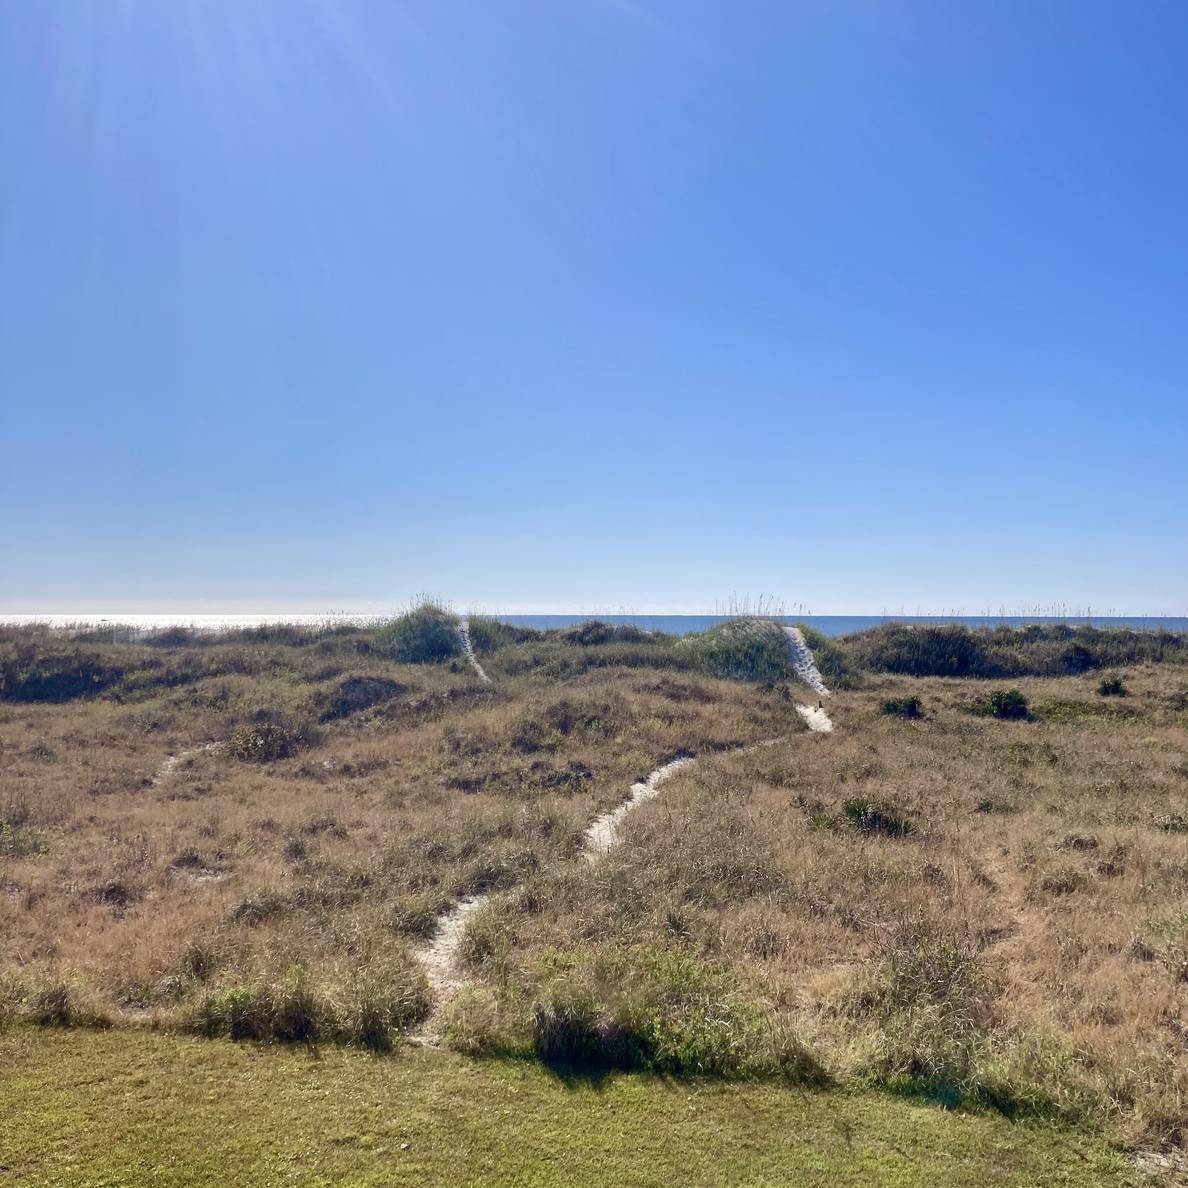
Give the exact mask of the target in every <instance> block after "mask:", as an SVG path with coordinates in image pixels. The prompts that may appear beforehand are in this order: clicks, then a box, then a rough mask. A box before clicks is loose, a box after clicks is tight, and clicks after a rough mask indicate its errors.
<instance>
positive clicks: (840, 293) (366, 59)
mask: <svg viewBox="0 0 1188 1188" xmlns="http://www.w3.org/2000/svg"><path fill="white" fill-rule="evenodd" d="M1186 55H1188V6H1185V5H1184V4H1182V3H1180V2H1179V0H1174V2H1161V0H1145V2H1143V3H1138V4H1122V3H1118V2H1114V0H1111V2H1109V3H1099V2H1095V0H1076V2H1068V3H1044V2H1036V0H1027V2H1026V3H1022V2H1020V3H1013V2H1002V3H994V4H975V3H953V2H952V0H943V2H941V0H937V2H935V3H933V2H915V3H896V2H894V0H879V2H877V3H862V2H854V3H838V2H836V0H829V2H828V3H825V2H813V0H806V2H803V3H782V4H777V3H762V2H753V3H726V2H722V3H701V2H696V0H682V2H680V3H666V4H661V3H650V2H634V0H549V2H543V0H542V2H539V3H528V2H516V0H507V2H506V3H498V4H492V3H487V2H479V0H474V2H462V0H431V2H430V0H425V2H419V0H418V2H401V0H391V2H384V3H381V2H378V0H375V2H364V0H175V2H171V3H168V4H162V3H158V2H156V0H151V2H150V0H91V2H79V0H46V2H45V3H35V2H34V0H13V2H10V3H6V4H4V5H3V6H0V178H2V179H3V182H2V184H0V401H2V410H0V411H2V417H0V434H2V438H3V441H2V446H3V454H2V457H3V465H2V467H0V501H2V507H3V515H2V517H0V608H5V609H8V610H12V611H17V610H20V611H39V610H45V611H53V610H78V611H84V610H89V611H101V610H108V611H118V610H127V611H132V610H150V609H171V608H186V609H189V610H193V611H201V610H228V611H230V610H273V609H283V608H293V609H305V610H329V609H334V608H379V607H384V606H391V605H395V604H398V603H401V602H404V601H406V600H407V599H408V598H409V597H410V596H412V595H415V594H416V593H418V592H420V591H428V592H432V593H438V594H441V595H444V596H445V597H448V598H450V599H452V600H453V601H454V602H455V604H456V605H462V606H477V607H483V608H487V609H509V610H510V609H537V610H558V611H566V610H582V609H591V608H595V607H598V608H602V609H614V608H617V607H623V608H626V609H628V610H633V611H645V610H656V611H663V610H701V609H707V608H710V607H712V606H713V604H714V603H715V601H719V602H720V601H722V600H723V599H725V598H726V597H727V596H728V595H729V594H730V593H731V592H732V591H737V592H740V593H742V592H750V593H751V594H752V595H756V594H759V593H766V594H769V595H774V596H775V597H777V598H779V599H782V600H783V601H785V602H787V603H789V604H791V603H805V604H807V605H808V606H809V607H810V608H811V609H812V610H814V611H817V612H821V613H825V612H847V611H848V612H862V611H868V612H878V611H880V610H882V609H883V608H884V607H889V608H894V609H898V608H899V607H901V606H902V607H905V608H907V609H908V610H909V611H914V610H915V609H917V608H920V609H922V610H924V611H925V612H927V611H929V610H942V609H943V610H952V609H955V608H964V609H965V610H966V611H967V612H968V613H976V612H978V611H981V610H984V609H985V608H988V607H990V608H993V609H994V610H996V611H997V610H998V608H999V607H1000V606H1006V607H1007V608H1008V609H1016V608H1021V607H1024V606H1032V605H1036V604H1041V605H1048V604H1051V603H1055V602H1065V603H1071V604H1073V605H1076V606H1082V607H1083V606H1092V607H1093V608H1094V609H1095V610H1098V611H1104V610H1105V609H1107V608H1116V609H1117V610H1118V611H1120V612H1127V611H1129V612H1134V613H1138V612H1151V613H1181V614H1183V613H1188V539H1186V536H1188V533H1186V530H1185V526H1186V524H1188V514H1186V513H1188V465H1186V459H1188V449H1186V447H1188V382H1186V381H1188V333H1186V331H1188V325H1186V323H1188V217H1186V212H1188V154H1186V153H1185V151H1184V139H1183V136H1184V115H1185V112H1186V111H1188V72H1186V71H1185V70H1184V68H1183V64H1184V61H1185V57H1186Z"/></svg>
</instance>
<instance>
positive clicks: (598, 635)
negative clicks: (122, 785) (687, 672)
mask: <svg viewBox="0 0 1188 1188" xmlns="http://www.w3.org/2000/svg"><path fill="white" fill-rule="evenodd" d="M560 634H561V638H562V639H563V640H565V642H566V643H572V644H579V645H581V646H582V647H591V646H599V645H602V644H609V643H646V642H647V641H648V640H649V639H650V638H651V635H650V634H649V633H648V632H647V631H644V630H643V629H642V628H640V627H635V626H633V625H632V624H630V623H604V622H602V620H601V619H591V620H590V621H589V622H587V623H579V624H578V625H577V626H576V627H567V628H565V629H564V630H563V631H562V632H561V633H560Z"/></svg>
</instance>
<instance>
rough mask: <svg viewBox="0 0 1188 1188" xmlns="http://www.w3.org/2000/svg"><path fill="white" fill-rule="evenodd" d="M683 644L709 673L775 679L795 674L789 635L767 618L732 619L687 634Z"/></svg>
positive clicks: (721, 675) (738, 677)
mask: <svg viewBox="0 0 1188 1188" xmlns="http://www.w3.org/2000/svg"><path fill="white" fill-rule="evenodd" d="M682 646H683V647H684V648H685V649H686V650H688V651H689V652H691V653H692V654H693V656H694V657H695V658H696V662H697V665H698V667H700V668H701V670H702V671H703V672H705V673H706V674H707V675H709V676H714V677H724V678H727V679H731V680H750V681H767V682H775V681H782V680H789V679H791V678H793V677H795V675H796V674H795V673H794V672H793V671H792V665H791V662H790V659H789V654H788V637H787V636H786V635H785V634H784V632H783V631H782V630H781V629H780V627H779V626H778V625H777V624H775V623H772V622H769V621H767V620H764V619H731V620H730V621H729V622H727V623H720V624H718V625H717V626H716V627H711V628H710V629H709V630H708V631H702V632H700V633H698V634H694V635H687V636H685V638H684V640H683V641H682Z"/></svg>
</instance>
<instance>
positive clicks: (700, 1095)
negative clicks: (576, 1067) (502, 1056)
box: [0, 1029, 1139, 1188]
mask: <svg viewBox="0 0 1188 1188" xmlns="http://www.w3.org/2000/svg"><path fill="white" fill-rule="evenodd" d="M0 1100H3V1101H4V1102H5V1119H4V1126H3V1127H0V1183H11V1184H22V1185H59V1184H66V1183H69V1184H71V1185H73V1186H75V1188H98V1186H100V1185H102V1186H104V1188H133V1186H139V1185H142V1184H147V1183H152V1184H159V1185H162V1186H175V1188H181V1186H184V1185H196V1184H202V1185H240V1184H257V1185H271V1184H282V1183H283V1184H294V1185H316V1184H328V1183H335V1184H346V1185H393V1184H410V1185H411V1184H475V1185H478V1184H520V1185H545V1184H581V1183H584V1184H612V1183H613V1184H621V1185H639V1186H643V1185H665V1186H667V1185H671V1184H686V1185H711V1184H714V1185H721V1184H749V1185H756V1184H803V1185H813V1184H817V1185H829V1186H830V1188H833V1186H846V1188H850V1186H854V1188H857V1186H859V1185H867V1186H874V1185H878V1186H880V1188H886V1186H888V1185H892V1186H893V1185H917V1184H929V1185H933V1186H937V1188H940V1186H944V1185H953V1186H957V1185H968V1184H978V1185H982V1186H984V1188H995V1186H997V1185H1004V1186H1005V1185H1018V1184H1052V1185H1056V1184H1067V1185H1070V1186H1071V1185H1076V1186H1077V1188H1089V1186H1092V1185H1107V1184H1109V1185H1126V1184H1137V1183H1138V1182H1139V1180H1138V1177H1137V1175H1136V1173H1135V1172H1134V1170H1133V1167H1132V1165H1131V1164H1130V1163H1129V1162H1128V1160H1127V1159H1126V1158H1125V1156H1124V1155H1123V1154H1122V1153H1120V1152H1119V1151H1117V1150H1116V1149H1114V1148H1112V1147H1111V1146H1109V1144H1107V1143H1106V1142H1104V1141H1102V1140H1100V1139H1093V1138H1088V1137H1085V1136H1083V1135H1078V1134H1076V1133H1075V1132H1070V1131H1067V1130H1062V1129H1059V1128H1055V1127H1052V1126H1048V1125H1038V1124H1016V1123H1011V1122H1008V1121H1007V1120H1006V1119H1004V1118H1002V1117H1001V1116H998V1115H993V1114H969V1113H964V1112H955V1111H947V1110H943V1109H940V1108H938V1107H937V1106H935V1105H931V1104H928V1103H927V1102H924V1101H916V1100H912V1099H905V1098H899V1097H894V1096H889V1095H886V1094H878V1093H872V1092H853V1093H838V1092H830V1093H825V1092H813V1093H804V1092H799V1091H794V1090H790V1089H787V1088H784V1087H780V1086H775V1085H768V1084H743V1085H735V1084H724V1083H722V1082H714V1081H694V1082H672V1081H666V1080H662V1079H657V1078H655V1077H641V1076H639V1075H622V1074H620V1075H612V1076H609V1077H606V1078H602V1079H596V1080H587V1079H583V1080H563V1079H559V1078H557V1077H555V1076H553V1075H551V1074H550V1073H548V1072H547V1071H546V1070H544V1069H542V1068H541V1067H540V1066H538V1065H532V1064H526V1063H523V1062H504V1061H477V1062H476V1061H471V1060H466V1059H464V1058H461V1057H458V1056H453V1055H450V1054H448V1053H440V1052H426V1051H416V1050H406V1051H405V1052H403V1053H400V1054H398V1055H395V1056H386V1057H380V1058H376V1057H373V1056H368V1055H366V1054H364V1053H355V1052H351V1051H350V1050H341V1049H340V1050H333V1049H323V1050H320V1051H317V1052H316V1053H315V1052H312V1051H310V1050H308V1049H304V1048H275V1047H271V1048H266V1047H259V1046H256V1045H250V1044H243V1045H235V1044H230V1043H226V1042H220V1041H214V1042H211V1041H200V1040H195V1039H191V1038H186V1037H183V1036H173V1035H162V1034H156V1033H152V1032H144V1031H140V1032H132V1033H111V1032H108V1033H93V1032H91V1033H64V1032H49V1033H46V1032H37V1031H31V1030H27V1029H16V1030H14V1031H10V1032H8V1033H0Z"/></svg>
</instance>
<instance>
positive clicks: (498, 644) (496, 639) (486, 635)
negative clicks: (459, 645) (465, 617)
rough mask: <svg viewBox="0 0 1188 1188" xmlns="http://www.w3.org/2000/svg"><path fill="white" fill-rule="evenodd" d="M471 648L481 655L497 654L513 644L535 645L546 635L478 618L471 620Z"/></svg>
mask: <svg viewBox="0 0 1188 1188" xmlns="http://www.w3.org/2000/svg"><path fill="white" fill-rule="evenodd" d="M469 630H470V646H471V647H472V648H474V650H475V651H476V652H478V653H480V654H481V655H486V654H487V653H489V652H496V651H498V650H499V649H500V648H506V647H511V646H512V645H513V644H522V643H535V642H536V641H537V640H540V639H543V638H544V633H543V632H541V631H536V630H534V629H533V628H531V627H513V626H512V625H511V624H510V623H501V622H500V621H499V620H498V619H485V618H477V619H470V620H469Z"/></svg>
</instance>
